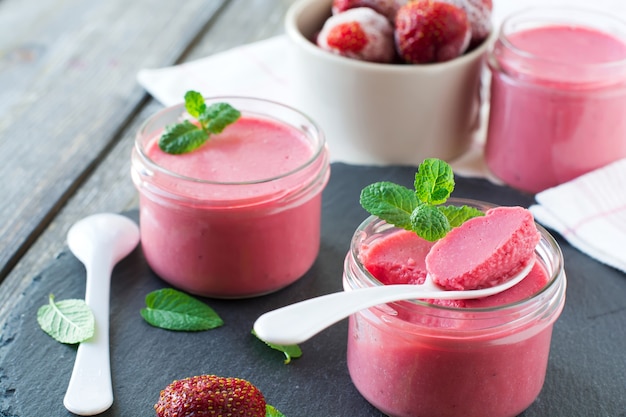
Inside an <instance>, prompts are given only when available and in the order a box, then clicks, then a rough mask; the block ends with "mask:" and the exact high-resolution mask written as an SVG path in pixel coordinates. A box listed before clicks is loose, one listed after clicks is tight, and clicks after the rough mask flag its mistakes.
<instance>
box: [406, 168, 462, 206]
mask: <svg viewBox="0 0 626 417" xmlns="http://www.w3.org/2000/svg"><path fill="white" fill-rule="evenodd" d="M414 186H415V193H416V194H417V198H418V199H419V200H420V201H422V202H424V203H426V204H431V205H438V204H442V203H445V202H446V200H447V199H448V197H450V194H451V193H452V190H454V173H453V172H452V168H451V167H450V165H448V164H447V163H446V162H444V161H442V160H440V159H436V158H430V159H425V160H424V162H422V163H421V164H420V166H419V168H418V170H417V173H416V174H415V182H414Z"/></svg>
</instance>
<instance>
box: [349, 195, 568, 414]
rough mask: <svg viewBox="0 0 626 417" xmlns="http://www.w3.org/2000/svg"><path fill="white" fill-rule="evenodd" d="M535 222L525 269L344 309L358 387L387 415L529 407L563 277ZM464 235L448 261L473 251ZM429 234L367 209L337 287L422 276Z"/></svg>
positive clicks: (551, 243) (559, 260) (556, 253)
mask: <svg viewBox="0 0 626 417" xmlns="http://www.w3.org/2000/svg"><path fill="white" fill-rule="evenodd" d="M450 203H452V204H454V205H456V204H464V205H467V206H470V207H474V208H478V209H479V210H481V211H485V210H487V209H489V208H491V207H492V206H491V205H489V204H486V203H482V202H477V201H473V200H459V199H450ZM487 214H489V213H488V212H487ZM533 223H534V222H533ZM537 230H538V232H539V237H538V239H539V243H538V244H537V246H536V248H535V250H534V259H533V260H532V262H534V265H533V267H532V269H531V272H530V273H529V274H528V275H527V276H526V277H525V278H524V279H523V280H522V281H521V282H520V283H518V284H516V285H515V286H513V287H511V288H510V289H508V290H505V291H504V292H501V293H499V294H496V295H493V296H490V297H485V298H481V299H470V300H451V301H442V300H439V301H437V300H407V301H400V302H394V303H388V304H384V305H379V306H376V307H373V308H369V309H367V310H363V311H361V312H359V313H357V314H354V315H352V316H351V317H350V319H349V330H348V352H347V362H348V369H349V372H350V376H351V378H352V381H353V383H354V384H355V386H356V388H357V389H358V391H359V392H360V393H361V394H362V395H363V397H364V398H365V399H366V400H367V401H369V402H370V403H371V404H372V405H373V406H375V407H376V408H378V409H379V410H380V411H382V412H383V413H385V414H386V415H388V416H392V417H432V416H438V417H459V416H463V417H514V416H517V415H518V414H520V413H521V412H522V411H524V410H525V409H526V408H528V406H530V404H531V403H532V402H533V401H535V399H536V398H537V396H538V395H539V392H540V391H541V388H542V386H543V383H544V379H545V375H546V369H547V362H548V355H549V351H550V340H551V335H552V328H553V324H554V322H555V321H556V320H557V318H558V316H559V315H560V313H561V311H562V309H563V305H564V302H565V287H566V278H565V273H564V270H563V256H562V253H561V250H560V248H559V247H558V245H557V243H556V242H555V240H554V239H553V238H552V237H551V236H550V234H549V233H548V232H547V231H546V230H545V229H543V228H541V227H540V226H537ZM468 240H469V241H468V242H467V243H466V245H467V246H466V247H467V251H459V256H450V260H449V264H450V265H453V264H455V263H456V262H465V261H463V260H462V259H461V258H462V257H467V256H469V257H473V256H474V253H473V252H474V251H476V250H478V249H475V248H476V240H475V239H468ZM434 244H435V243H433V242H429V241H427V240H424V239H422V238H420V237H419V236H417V235H416V234H415V233H414V232H412V231H408V230H404V229H401V228H397V227H395V226H392V225H390V224H388V223H387V222H385V221H383V220H381V219H380V218H378V217H376V216H371V217H369V218H367V219H366V220H365V221H364V222H363V223H362V224H361V225H360V226H359V227H358V228H357V230H356V232H355V233H354V236H353V238H352V241H351V246H350V251H349V253H348V255H347V256H346V260H345V265H344V277H343V285H344V289H345V290H346V291H350V290H354V289H358V288H363V287H372V286H380V285H387V284H406V283H409V284H411V283H412V284H415V283H420V280H423V279H424V278H425V276H426V262H427V261H426V260H425V258H426V257H427V255H428V254H429V252H431V249H432V248H433V247H434ZM531 250H532V249H531ZM461 252H464V253H462V254H461Z"/></svg>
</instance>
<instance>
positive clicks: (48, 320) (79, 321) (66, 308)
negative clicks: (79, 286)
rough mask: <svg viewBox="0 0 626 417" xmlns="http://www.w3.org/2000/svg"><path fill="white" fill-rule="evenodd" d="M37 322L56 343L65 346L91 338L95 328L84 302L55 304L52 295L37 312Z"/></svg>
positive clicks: (92, 317) (89, 310) (66, 301)
mask: <svg viewBox="0 0 626 417" xmlns="http://www.w3.org/2000/svg"><path fill="white" fill-rule="evenodd" d="M37 322H38V323H39V326H40V327H41V329H42V330H43V331H44V332H46V333H48V334H49V335H50V336H52V337H53V338H54V339H55V340H56V341H58V342H61V343H67V344H75V343H81V342H84V341H86V340H88V339H90V338H92V337H93V335H94V332H95V328H96V321H95V319H94V316H93V313H92V312H91V309H90V308H89V306H88V305H87V304H86V303H85V301H84V300H76V299H70V300H63V301H59V302H55V301H54V295H53V294H50V296H49V297H48V304H46V305H44V306H41V307H40V308H39V310H38V311H37Z"/></svg>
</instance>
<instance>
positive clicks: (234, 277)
mask: <svg viewBox="0 0 626 417" xmlns="http://www.w3.org/2000/svg"><path fill="white" fill-rule="evenodd" d="M206 102H207V106H208V105H210V104H212V103H216V102H227V103H229V104H231V105H232V106H233V107H235V108H236V109H238V110H240V111H241V113H242V116H241V118H240V119H239V120H238V121H237V122H236V123H234V124H232V125H230V126H228V127H227V128H226V129H225V130H224V131H223V132H222V133H220V134H218V135H213V136H211V137H210V139H209V142H208V143H206V144H205V145H203V146H202V147H201V148H200V149H197V150H195V151H193V152H190V153H187V154H183V155H170V154H166V153H164V152H163V151H161V150H160V149H159V147H158V144H157V141H158V138H159V137H160V135H161V133H162V132H163V128H164V127H165V126H166V125H169V124H172V123H176V122H179V121H180V120H181V117H183V115H184V112H185V109H184V106H183V105H178V106H174V107H170V108H167V109H164V110H163V111H161V112H159V113H157V114H155V115H154V116H152V117H151V118H150V119H149V120H148V121H147V122H146V123H145V124H144V125H143V127H142V128H141V130H140V131H139V133H138V134H137V138H136V142H135V148H134V149H133V153H132V177H133V181H134V183H135V185H136V187H137V189H138V190H139V195H140V227H141V236H142V247H143V251H144V254H145V257H146V260H147V261H148V264H149V265H150V267H151V268H152V269H153V270H154V272H155V273H156V274H157V275H159V276H160V277H161V278H163V279H164V280H165V281H168V282H169V283H171V284H172V285H174V286H175V287H178V288H180V289H182V290H185V291H188V292H191V293H194V294H199V295H203V296H211V297H220V298H240V297H251V296H257V295H261V294H266V293H269V292H272V291H276V290H278V289H280V288H283V287H285V286H286V285H288V284H290V283H292V282H294V281H296V280H297V279H298V278H300V277H301V276H302V275H304V274H305V273H306V271H307V270H308V269H309V268H310V267H311V265H312V264H313V262H314V261H315V258H316V257H317V254H318V252H319V243H320V219H321V198H322V197H321V193H322V190H323V188H324V187H325V185H326V183H327V181H328V177H329V162H328V154H327V150H326V145H325V140H324V135H323V133H322V131H321V130H320V129H319V128H318V127H317V125H316V124H315V123H314V122H313V121H312V120H310V119H309V118H308V117H306V116H305V115H303V114H302V113H300V112H298V111H296V110H294V109H292V108H289V107H286V106H283V105H280V104H278V103H273V102H269V101H265V100H260V99H253V98H241V97H239V98H237V97H220V98H211V99H206Z"/></svg>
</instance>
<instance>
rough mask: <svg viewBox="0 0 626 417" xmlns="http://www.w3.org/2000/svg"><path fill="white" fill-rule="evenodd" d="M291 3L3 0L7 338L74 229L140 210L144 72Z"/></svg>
mask: <svg viewBox="0 0 626 417" xmlns="http://www.w3.org/2000/svg"><path fill="white" fill-rule="evenodd" d="M293 1H294V0H184V1H172V0H90V1H84V0H45V1H42V0H0V178H1V180H0V329H4V325H5V323H6V322H7V321H8V319H9V317H10V313H11V312H12V311H13V310H14V309H15V308H16V306H18V305H19V303H20V302H21V301H24V300H23V297H24V296H23V293H24V291H25V289H26V288H27V287H28V286H29V285H30V284H31V283H32V282H33V280H34V279H36V277H37V275H38V274H40V273H41V271H42V269H44V268H45V267H46V265H47V264H49V263H50V262H51V261H52V260H54V259H55V257H56V256H57V255H58V254H59V253H61V252H62V251H64V249H65V248H66V234H67V231H68V229H69V228H70V226H71V225H72V224H73V223H75V222H76V221H77V220H79V219H81V218H83V217H85V216H87V215H90V214H94V213H98V212H124V211H127V210H131V209H135V208H137V206H138V196H137V191H136V189H135V187H134V185H133V183H132V181H131V177H130V152H131V149H132V147H133V143H134V138H135V133H136V132H137V130H138V128H139V126H140V125H141V124H142V123H143V122H144V121H145V120H146V119H147V118H148V117H149V116H150V115H151V114H153V113H155V112H156V111H157V110H160V109H161V108H162V107H163V106H162V105H161V104H160V103H158V102H157V101H155V100H154V99H153V98H151V96H149V95H148V93H147V92H146V91H145V90H144V89H143V88H142V87H141V86H140V85H139V84H138V82H137V73H138V71H139V70H141V69H143V68H160V67H165V66H169V65H173V64H176V63H182V62H188V61H193V60H196V59H198V58H201V57H205V56H208V55H211V54H214V53H216V52H220V51H224V50H228V49H230V48H232V47H234V46H237V45H242V44H247V43H250V42H254V41H258V40H262V39H266V38H270V37H272V36H275V35H278V34H281V33H283V31H284V29H283V19H284V16H285V12H286V11H287V9H288V7H289V6H290V5H291V4H292V3H293ZM622 288H623V286H622ZM616 311H617V310H616ZM618 333H619V332H618ZM620 334H622V335H623V330H621V333H620ZM620 337H621V336H620ZM2 342H3V334H2V333H1V331H0V343H2ZM1 377H3V374H2V370H1V369H0V378H1ZM559 395H560V394H559ZM615 401H616V402H615V403H616V404H623V399H619V400H615ZM621 415H624V414H621ZM32 417H35V416H32Z"/></svg>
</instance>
